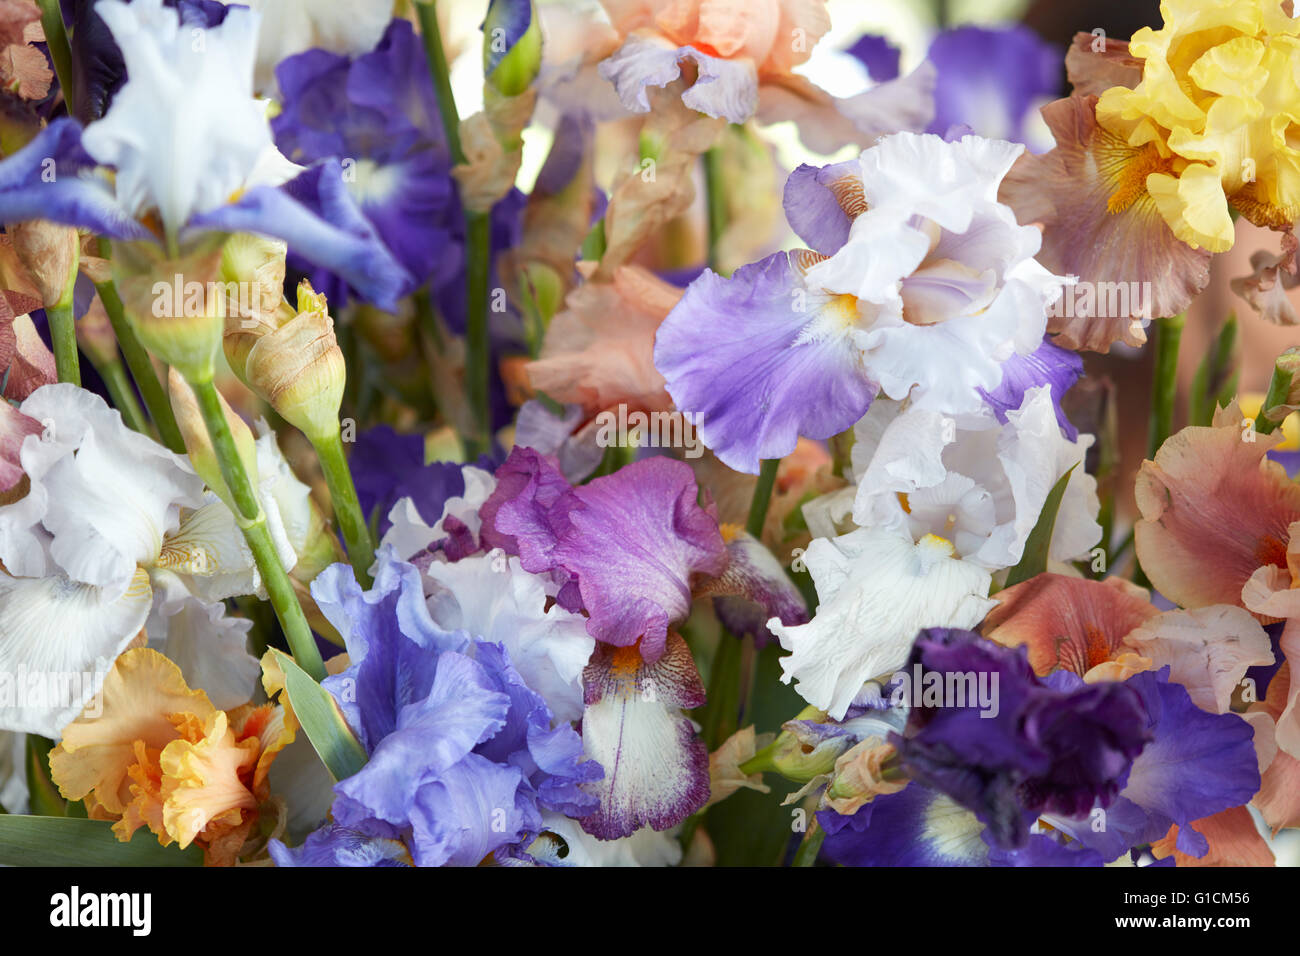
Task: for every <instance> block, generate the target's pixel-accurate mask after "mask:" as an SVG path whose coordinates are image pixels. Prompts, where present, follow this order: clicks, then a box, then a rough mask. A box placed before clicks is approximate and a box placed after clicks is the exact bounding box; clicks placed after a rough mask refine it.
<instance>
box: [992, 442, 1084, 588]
mask: <svg viewBox="0 0 1300 956" xmlns="http://www.w3.org/2000/svg"><path fill="white" fill-rule="evenodd" d="M1077 467H1079V463H1078V462H1075V463H1074V464H1073V465H1071V466H1070V470H1069V471H1067V472H1066V473H1065V474H1063V475H1062V476H1061V477H1060V478H1059V479H1058V480H1057V482H1056V484H1055V485H1053V486H1052V490H1051V491H1050V492H1048V494H1047V500H1046V501H1045V502H1043V512H1042V514H1040V515H1039V516H1038V523H1037V524H1036V525H1034V530H1033V531H1031V532H1029V538H1028V539H1027V540H1026V541H1025V553H1024V554H1023V555H1021V557H1020V563H1019V564H1017V565H1016V566H1015V567H1014V568H1012V569H1011V572H1010V573H1009V574H1008V575H1007V583H1006V586H1007V587H1011V586H1012V585H1013V584H1019V583H1020V582H1021V581H1028V580H1029V579H1030V578H1032V577H1033V576H1034V575H1035V574H1042V573H1043V572H1044V571H1046V570H1047V554H1048V552H1049V551H1050V550H1051V547H1052V531H1053V530H1055V528H1056V513H1057V512H1058V511H1060V510H1061V499H1062V498H1064V497H1065V486H1066V485H1068V484H1069V483H1070V475H1072V474H1074V469H1075V468H1077Z"/></svg>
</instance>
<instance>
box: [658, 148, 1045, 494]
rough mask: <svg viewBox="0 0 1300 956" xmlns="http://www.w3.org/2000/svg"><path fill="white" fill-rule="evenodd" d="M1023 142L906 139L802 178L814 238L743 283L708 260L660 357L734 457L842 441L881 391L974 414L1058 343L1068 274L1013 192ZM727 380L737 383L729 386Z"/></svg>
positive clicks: (738, 462) (797, 213) (686, 407)
mask: <svg viewBox="0 0 1300 956" xmlns="http://www.w3.org/2000/svg"><path fill="white" fill-rule="evenodd" d="M1021 152H1023V147H1021V146H1017V145H1015V144H1012V143H1007V142H1001V141H995V140H985V139H980V138H979V137H975V136H966V137H963V138H962V139H961V140H959V141H957V142H951V143H948V142H944V141H943V140H942V139H940V138H939V137H938V136H933V135H917V134H912V133H899V134H896V135H894V136H889V137H886V138H885V139H883V140H881V141H880V143H879V144H878V145H876V146H874V147H872V148H871V149H868V150H866V151H865V152H863V153H862V155H861V156H860V157H859V159H858V160H856V161H853V162H849V163H840V164H836V165H834V166H830V167H826V168H825V169H824V170H820V171H816V170H811V169H809V168H801V169H800V170H797V171H796V172H795V174H793V175H792V176H791V178H790V180H789V182H788V183H787V193H786V203H785V204H786V209H787V210H789V211H790V212H789V218H790V220H791V225H792V226H793V227H794V228H795V229H796V231H797V232H798V233H799V235H800V238H801V239H803V240H804V242H806V243H807V244H808V246H809V250H802V251H797V252H793V253H786V252H781V253H776V254H775V255H773V256H769V257H768V258H767V259H764V260H762V261H761V262H758V263H755V264H753V265H750V266H746V267H744V268H742V269H740V270H738V271H737V272H736V274H735V275H734V276H733V277H732V278H730V279H723V278H721V277H720V276H717V275H716V274H714V273H712V272H706V273H705V274H704V275H702V276H701V277H700V278H699V279H697V280H696V281H695V282H693V283H692V284H691V285H690V287H688V289H687V290H686V294H685V295H684V296H683V297H682V300H681V302H680V303H679V304H678V305H677V307H676V308H675V309H674V310H673V311H672V312H671V313H670V314H669V316H668V318H667V319H666V320H665V321H664V323H663V325H662V326H661V327H660V329H659V332H658V335H657V338H656V342H655V366H656V368H658V369H659V371H660V372H661V373H662V374H663V376H664V378H665V380H666V382H667V388H668V392H669V394H670V395H671V396H672V398H673V400H674V402H675V403H676V405H677V407H678V408H679V409H680V410H682V411H684V412H693V413H696V414H697V415H699V416H700V417H701V418H700V420H701V425H700V426H699V431H700V435H701V437H702V439H703V441H704V443H705V444H706V445H707V446H708V447H709V448H710V449H712V450H713V451H714V452H715V453H716V454H717V455H718V457H719V458H720V459H722V461H724V462H725V463H726V464H728V465H729V466H731V467H732V468H735V469H737V470H739V471H746V472H750V473H756V472H757V471H758V468H759V462H760V460H762V459H768V458H781V457H783V456H784V455H786V454H788V453H789V452H791V451H792V450H793V449H794V446H795V443H796V441H797V439H798V438H799V436H801V435H802V436H805V437H809V438H828V437H830V436H832V435H834V434H837V433H839V432H842V431H844V430H845V429H847V428H849V427H850V426H851V425H852V424H853V423H854V422H856V421H857V420H858V419H859V418H861V417H862V415H863V414H865V413H866V411H867V409H868V407H869V406H870V404H871V401H872V400H873V398H874V397H875V396H876V394H877V393H878V392H882V391H883V393H884V394H885V395H887V396H888V397H890V398H893V399H896V400H899V401H901V400H903V399H905V398H906V399H909V400H910V401H911V403H912V405H913V406H915V407H918V408H921V409H925V410H931V411H939V412H943V413H945V414H949V415H959V414H973V413H977V412H979V411H980V410H981V409H982V408H983V407H984V405H985V401H986V400H985V398H984V394H983V393H987V392H993V391H994V390H997V389H998V388H999V387H1000V386H1001V384H1002V380H1003V365H1004V364H1005V363H1006V362H1007V361H1008V360H1010V359H1012V358H1013V357H1014V356H1017V355H1019V356H1028V355H1031V354H1032V353H1034V352H1035V351H1036V350H1037V349H1038V348H1040V346H1041V345H1042V342H1043V336H1044V334H1045V332H1046V328H1047V310H1048V307H1049V306H1050V305H1051V304H1052V303H1053V302H1054V301H1055V300H1056V299H1057V298H1058V297H1059V295H1060V290H1061V286H1062V285H1063V284H1064V282H1065V280H1063V279H1061V278H1059V277H1057V276H1054V275H1052V274H1051V273H1049V272H1048V271H1047V270H1046V269H1044V268H1043V267H1042V266H1040V265H1039V264H1038V263H1037V262H1035V261H1034V258H1033V256H1034V254H1035V253H1036V252H1037V251H1038V247H1039V243H1040V236H1039V233H1038V231H1037V230H1036V229H1033V228H1031V227H1024V226H1020V225H1019V224H1018V223H1017V222H1016V219H1015V216H1014V214H1012V212H1011V210H1010V209H1009V208H1008V207H1006V206H1004V205H1002V204H1001V203H999V202H998V201H997V189H998V184H999V183H1000V182H1001V180H1002V177H1003V176H1004V175H1005V174H1006V172H1007V170H1008V169H1009V168H1010V167H1011V164H1012V163H1013V162H1014V161H1015V159H1016V157H1017V156H1019V155H1020V153H1021ZM720 383H722V384H720Z"/></svg>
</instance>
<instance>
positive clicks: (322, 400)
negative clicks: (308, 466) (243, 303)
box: [244, 280, 347, 443]
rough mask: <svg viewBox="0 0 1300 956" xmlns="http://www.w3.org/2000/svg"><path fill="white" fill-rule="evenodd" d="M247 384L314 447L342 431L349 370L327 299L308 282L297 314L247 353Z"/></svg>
mask: <svg viewBox="0 0 1300 956" xmlns="http://www.w3.org/2000/svg"><path fill="white" fill-rule="evenodd" d="M244 374H245V376H246V377H247V380H248V385H249V387H250V388H252V389H253V391H255V392H257V393H258V395H260V396H261V397H262V398H264V399H265V400H266V401H267V402H269V403H270V404H271V407H272V408H274V409H275V410H276V411H277V412H278V413H279V414H280V415H281V417H283V418H284V420H285V421H287V422H288V423H289V424H291V425H293V426H295V427H296V428H298V429H300V430H301V431H302V433H303V434H305V435H306V436H307V437H308V438H309V439H311V441H312V442H313V443H315V442H316V441H318V440H319V439H322V438H327V437H329V436H330V435H334V434H337V433H338V430H339V408H340V407H341V406H342V404H343V386H344V384H345V382H346V379H347V368H346V366H345V364H344V361H343V351H342V350H341V349H340V348H339V345H338V342H337V341H336V340H335V338H334V320H333V319H331V318H330V315H329V311H328V309H327V308H326V302H325V296H323V295H318V294H317V293H315V292H314V291H313V290H312V287H311V284H310V283H308V282H307V281H306V280H303V282H302V283H301V284H299V286H298V314H297V315H295V316H294V317H293V318H292V319H290V320H289V321H288V322H286V323H284V324H283V325H281V326H280V327H279V328H277V329H275V330H274V331H271V332H267V333H266V334H265V335H263V336H262V337H261V338H259V339H258V340H257V341H256V342H255V343H254V344H253V347H252V348H251V349H249V351H248V359H247V363H246V364H245V366H244Z"/></svg>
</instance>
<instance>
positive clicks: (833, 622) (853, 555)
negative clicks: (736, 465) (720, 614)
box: [767, 529, 994, 720]
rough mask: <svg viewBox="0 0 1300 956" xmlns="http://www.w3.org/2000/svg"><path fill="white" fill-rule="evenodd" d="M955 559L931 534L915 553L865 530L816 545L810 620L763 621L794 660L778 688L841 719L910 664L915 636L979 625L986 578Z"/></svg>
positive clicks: (905, 541) (811, 552) (985, 604)
mask: <svg viewBox="0 0 1300 956" xmlns="http://www.w3.org/2000/svg"><path fill="white" fill-rule="evenodd" d="M952 554H953V551H952V546H951V545H950V544H948V543H947V542H945V541H942V540H940V539H937V538H934V536H933V535H931V536H927V538H925V539H923V540H922V541H921V542H920V543H919V544H913V543H912V541H911V539H910V538H907V537H903V536H900V535H897V534H892V533H890V532H887V531H875V530H868V529H861V530H858V531H853V532H850V533H849V534H846V535H842V536H841V537H838V538H833V539H826V538H818V539H816V540H814V541H813V543H812V544H811V545H810V546H809V548H808V551H807V552H806V553H805V554H804V555H803V560H804V563H805V564H806V565H807V566H808V570H809V572H811V574H812V577H813V582H814V584H816V586H817V597H818V608H817V613H816V615H815V616H814V617H813V619H812V621H811V622H809V623H808V624H804V625H800V626H797V627H786V626H785V625H784V624H782V623H781V621H780V619H778V618H773V619H771V620H770V621H768V622H767V626H768V629H769V630H771V631H772V633H774V634H775V635H776V636H777V638H778V639H779V640H780V641H781V646H782V647H784V648H785V649H786V650H789V651H791V652H792V653H791V655H790V656H789V657H787V658H784V659H783V660H782V661H781V668H782V670H783V671H784V675H783V676H782V678H781V679H782V680H783V681H784V682H785V683H787V684H788V683H790V681H791V679H792V678H793V679H796V680H797V681H798V684H797V685H796V687H795V689H796V690H797V691H798V692H799V694H800V696H802V697H803V698H804V700H806V701H808V703H810V704H812V705H813V706H815V707H818V708H820V709H821V710H824V711H826V712H827V713H829V714H830V716H831V717H832V718H834V719H836V720H839V719H841V718H843V716H844V714H845V712H846V711H847V710H848V708H849V704H850V703H852V701H853V699H854V697H856V696H857V694H858V692H859V691H860V690H861V689H862V685H863V683H865V682H866V681H867V680H869V679H870V678H872V677H876V676H878V675H882V674H886V673H888V672H891V671H892V670H894V669H895V668H897V667H899V666H901V665H902V664H903V662H904V661H906V659H907V654H908V650H909V648H910V647H911V646H912V641H913V639H914V638H915V637H916V633H917V631H919V630H921V629H922V628H925V627H961V628H967V627H973V626H975V624H977V623H978V622H979V620H980V619H981V618H982V617H984V615H985V613H986V612H987V611H988V610H989V609H990V608H991V607H993V603H994V602H992V601H990V600H988V599H987V598H986V597H985V595H987V594H988V589H989V583H990V578H989V573H988V571H986V570H984V569H983V568H980V567H978V566H976V565H972V564H969V563H967V562H965V561H959V560H956V559H955V558H953V557H952Z"/></svg>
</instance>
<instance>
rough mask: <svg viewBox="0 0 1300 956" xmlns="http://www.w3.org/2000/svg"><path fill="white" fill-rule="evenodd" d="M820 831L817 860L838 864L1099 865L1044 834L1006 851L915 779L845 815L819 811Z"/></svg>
mask: <svg viewBox="0 0 1300 956" xmlns="http://www.w3.org/2000/svg"><path fill="white" fill-rule="evenodd" d="M817 821H818V823H820V824H821V826H822V829H823V830H825V831H826V840H825V842H824V843H823V844H822V851H821V858H822V859H824V860H826V861H828V862H830V863H837V864H839V865H841V866H1101V864H1102V859H1101V854H1099V853H1097V852H1096V851H1095V850H1083V851H1081V850H1078V849H1071V848H1069V847H1067V846H1066V845H1065V844H1064V843H1062V842H1061V840H1060V839H1059V838H1058V837H1056V836H1054V835H1052V834H1047V833H1032V834H1030V835H1029V838H1028V839H1027V840H1026V842H1025V844H1024V846H1023V847H1021V848H1019V849H1016V850H1008V849H1004V848H1002V847H999V846H998V845H997V844H996V843H994V842H993V841H992V840H991V839H990V833H989V831H988V829H987V828H985V827H984V826H983V825H982V824H980V823H979V821H978V820H977V819H976V818H975V817H974V815H973V814H971V812H970V811H969V810H966V809H965V808H963V807H961V806H960V805H958V804H956V803H954V802H953V801H952V799H951V798H949V797H947V796H946V795H944V794H942V793H940V792H939V791H937V790H931V789H929V788H928V787H925V786H923V785H922V784H920V783H915V782H914V783H910V784H908V785H907V786H906V787H904V788H903V789H902V790H900V791H898V793H891V794H886V795H884V796H879V797H876V798H875V799H874V800H873V801H871V803H868V804H867V805H866V806H864V807H862V808H861V809H860V810H858V812H857V813H855V814H853V815H851V816H841V815H840V814H838V813H836V812H835V811H834V810H822V811H820V812H818V814H817Z"/></svg>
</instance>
